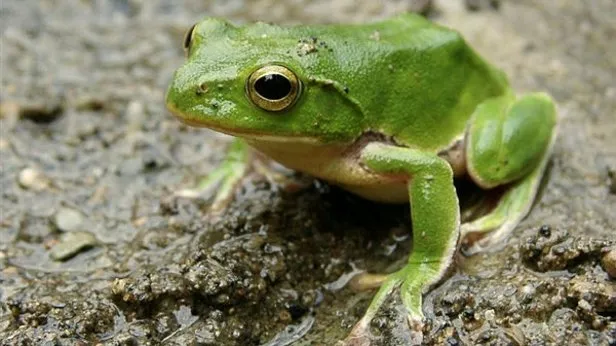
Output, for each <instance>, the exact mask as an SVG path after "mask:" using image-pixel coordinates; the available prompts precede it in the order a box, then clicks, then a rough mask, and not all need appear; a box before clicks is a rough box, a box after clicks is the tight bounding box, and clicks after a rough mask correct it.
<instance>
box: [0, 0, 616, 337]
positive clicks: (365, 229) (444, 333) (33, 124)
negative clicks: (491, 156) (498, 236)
mask: <svg viewBox="0 0 616 346" xmlns="http://www.w3.org/2000/svg"><path fill="white" fill-rule="evenodd" d="M475 2H477V1H475ZM477 3H482V2H481V1H479V2H477ZM483 3H484V5H483V6H480V8H479V10H478V11H469V10H468V9H467V8H466V7H465V6H464V5H463V4H462V1H454V0H447V1H445V0H441V1H437V2H435V4H434V6H433V7H432V9H431V10H430V12H429V15H430V17H431V18H433V19H434V20H436V21H439V22H444V23H446V24H449V25H450V26H453V27H455V28H457V29H459V30H460V31H462V32H463V33H464V34H465V36H466V37H467V38H468V40H469V41H470V42H471V43H472V44H473V45H474V46H475V47H476V48H477V49H478V50H479V51H480V52H481V53H482V54H483V55H485V56H486V57H487V58H488V59H489V60H491V61H493V62H494V63H495V64H497V65H498V66H500V67H502V68H503V69H504V70H505V71H506V72H507V73H508V74H509V75H510V76H511V80H512V83H513V84H514V86H515V87H516V88H517V89H518V90H520V91H521V92H523V91H531V90H545V91H548V92H550V93H551V94H552V95H553V96H554V98H555V99H556V100H557V102H558V105H559V110H560V115H561V124H560V136H559V138H558V141H557V143H556V147H555V151H554V155H553V159H552V161H551V165H550V169H549V172H548V176H547V179H546V183H545V186H544V188H543V190H542V194H541V196H540V199H539V201H538V202H537V203H536V205H535V207H534V209H533V211H532V213H531V214H530V216H529V217H528V218H527V219H526V220H525V221H524V222H523V223H522V224H521V225H520V226H519V227H518V228H517V229H516V232H515V235H514V236H513V237H512V238H511V239H509V240H508V241H507V242H506V244H503V248H502V249H499V250H498V251H495V252H490V253H486V254H481V255H477V256H473V257H469V258H465V257H462V256H460V258H459V260H458V265H457V266H456V270H455V272H454V273H452V276H451V277H450V278H449V279H448V280H447V281H445V282H444V283H443V284H442V285H441V286H439V288H437V289H436V290H434V291H433V292H431V293H429V294H428V295H427V296H426V299H425V306H424V310H425V311H426V313H427V317H428V319H429V323H428V325H427V327H426V338H425V344H427V345H616V282H615V281H614V279H613V278H612V279H610V277H609V275H608V273H607V271H611V273H612V275H616V274H614V271H616V269H615V267H616V263H615V262H616V259H614V257H615V256H616V254H615V253H614V251H616V250H614V249H615V245H614V244H615V242H616V230H615V229H616V87H615V85H616V84H615V81H616V59H614V56H616V45H615V44H614V39H615V37H616V21H615V20H614V13H615V12H616V4H615V3H614V1H613V0H593V1H578V0H568V1H565V0H561V1H536V0H535V1H531V0H516V1H502V2H501V6H497V7H498V8H494V7H493V6H489V4H488V5H485V3H489V1H484V2H483ZM408 4H409V2H408V1H391V2H387V3H386V5H381V3H380V2H375V1H367V0H366V1H356V2H352V1H335V2H328V1H318V0H303V1H288V2H283V1H278V2H276V1H271V0H262V1H196V0H185V1H164V0H156V1H137V0H134V1H131V0H114V1H102V0H101V1H94V0H93V1H78V0H62V1H60V0H58V1H44V0H42V1H39V0H4V1H1V2H0V32H1V39H2V42H1V49H0V59H1V64H2V65H1V70H0V74H1V75H0V79H1V82H2V84H1V85H2V89H1V90H0V102H1V108H0V109H1V113H0V114H1V116H0V134H1V137H0V155H1V162H2V163H1V165H2V169H1V172H0V188H1V200H0V201H1V202H0V203H1V209H0V211H1V213H0V240H1V242H0V284H1V286H0V344H1V345H88V344H103V345H142V344H151V345H156V344H166V345H263V344H265V345H270V346H273V345H287V344H290V342H292V341H294V340H298V339H299V340H300V341H297V342H296V343H295V344H294V345H323V344H324V345H330V344H334V342H335V341H336V340H338V339H340V338H343V337H344V335H345V334H346V333H347V332H348V331H349V330H350V328H351V327H352V325H353V324H354V322H356V321H357V319H358V318H359V317H360V316H361V314H362V312H363V310H364V309H365V308H366V306H367V304H368V302H369V300H370V297H371V295H372V294H373V292H363V293H356V292H353V291H352V290H351V289H349V288H348V286H345V283H346V281H347V280H348V277H349V276H350V274H352V273H354V272H357V271H363V270H369V271H382V270H387V269H388V268H391V267H392V266H395V265H396V264H399V263H400V261H403V260H404V257H405V255H406V254H407V252H408V250H409V248H410V247H411V238H410V237H409V236H408V235H409V234H410V222H409V220H408V211H407V206H385V205H378V204H374V203H370V202H366V201H363V200H361V199H359V198H356V197H353V196H351V195H349V194H348V193H346V192H344V191H340V190H338V189H336V188H333V187H330V186H327V185H326V184H323V183H321V182H317V181H312V180H311V179H309V178H307V177H303V178H302V179H303V181H308V183H307V188H306V189H304V190H300V191H288V190H284V189H281V188H280V187H279V186H277V185H276V184H271V183H270V182H268V181H267V180H266V179H264V177H263V176H261V175H259V174H251V175H249V176H247V177H246V179H245V180H244V181H243V183H242V186H241V188H240V189H239V191H238V192H237V193H236V195H235V196H234V200H233V202H232V203H231V205H230V206H229V207H228V208H227V209H226V210H224V211H223V212H222V214H219V215H218V216H215V215H213V214H212V213H210V212H208V201H207V200H199V199H198V200H188V199H182V198H175V197H174V191H178V190H180V189H183V188H187V187H191V186H193V185H194V184H195V182H196V181H197V179H198V178H199V177H200V176H203V175H206V174H207V173H208V172H210V171H211V170H212V169H213V167H215V166H216V164H217V163H219V162H220V160H221V159H222V158H223V155H224V150H225V147H226V145H227V144H228V143H229V141H228V138H226V137H223V136H221V135H217V134H214V133H212V132H209V131H206V130H197V129H191V128H187V127H185V126H183V125H180V124H179V123H178V122H177V121H176V120H174V119H173V118H171V116H170V115H169V114H168V112H167V111H166V110H165V108H164V104H163V95H164V90H165V87H166V85H167V83H168V81H169V79H170V77H171V74H172V71H173V70H174V69H175V68H176V67H177V66H179V65H180V64H181V62H182V59H183V52H182V36H183V34H184V31H185V30H186V29H187V28H188V27H189V26H190V25H191V24H193V23H194V22H195V21H196V20H197V19H198V18H199V17H201V16H203V15H220V16H225V17H228V18H231V19H233V20H235V21H238V22H244V21H250V20H257V19H261V20H266V21H273V22H278V23H297V22H335V21H366V20H372V19H375V18H380V17H386V16H388V15H390V14H393V13H395V12H399V11H403V10H405V9H408V6H409V5H408ZM306 179H307V180H306ZM610 249H612V251H613V252H612V253H611V254H608V251H609V250H610ZM400 311H401V309H400V304H399V302H397V301H392V302H390V304H389V306H388V309H386V310H385V311H384V313H382V314H381V315H379V317H378V318H377V319H375V321H374V322H373V327H374V328H373V332H374V334H375V335H376V336H377V337H378V339H377V341H376V342H375V344H380V345H404V344H405V340H407V338H408V333H407V331H406V329H405V327H404V326H405V324H404V319H403V315H401V313H400Z"/></svg>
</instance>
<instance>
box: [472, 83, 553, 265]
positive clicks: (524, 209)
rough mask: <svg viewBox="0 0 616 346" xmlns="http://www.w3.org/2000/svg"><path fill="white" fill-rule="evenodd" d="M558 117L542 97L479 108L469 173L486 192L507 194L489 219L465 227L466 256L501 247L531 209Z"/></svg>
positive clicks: (501, 101) (506, 100)
mask: <svg viewBox="0 0 616 346" xmlns="http://www.w3.org/2000/svg"><path fill="white" fill-rule="evenodd" d="M556 117H557V116H556V110H555V106H554V103H553V102H552V100H551V98H550V97H549V96H547V95H546V94H543V93H536V94H529V95H526V96H523V97H521V98H519V99H517V100H513V98H512V97H509V96H508V97H503V98H498V99H492V100H488V101H486V102H484V103H483V104H481V105H479V106H478V107H477V110H476V111H475V113H474V114H473V118H472V120H471V124H470V126H469V131H468V134H467V147H466V155H467V165H468V170H469V174H470V176H471V178H472V179H473V180H474V181H475V182H476V183H477V184H478V185H480V186H482V187H483V188H492V187H495V186H499V185H506V186H503V187H504V188H505V189H506V190H505V191H506V192H504V194H503V195H502V197H501V198H500V200H499V201H498V203H497V204H496V206H495V207H494V208H493V209H492V210H491V211H490V212H489V213H488V214H487V215H484V216H482V217H480V218H479V219H476V220H474V221H472V222H469V223H465V224H462V226H461V232H462V237H463V238H465V242H464V244H463V245H464V248H465V249H464V252H465V254H467V255H470V254H474V253H477V252H479V251H482V250H484V249H486V248H489V247H493V246H494V245H496V244H502V243H503V242H504V240H505V239H506V238H507V237H508V236H509V234H510V233H511V232H512V231H513V229H514V228H515V227H516V226H517V225H518V224H519V223H520V221H522V219H523V218H524V217H526V215H527V214H528V212H529V211H530V209H531V207H532V205H533V201H534V199H535V196H536V194H537V191H538V189H539V186H540V183H541V178H542V177H543V173H544V171H545V168H546V166H547V163H548V161H549V155H550V152H551V149H552V146H553V144H554V141H555V138H556Z"/></svg>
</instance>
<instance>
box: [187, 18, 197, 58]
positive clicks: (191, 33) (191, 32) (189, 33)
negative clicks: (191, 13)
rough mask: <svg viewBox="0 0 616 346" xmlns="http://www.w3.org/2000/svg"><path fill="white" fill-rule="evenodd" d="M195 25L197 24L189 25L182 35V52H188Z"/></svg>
mask: <svg viewBox="0 0 616 346" xmlns="http://www.w3.org/2000/svg"><path fill="white" fill-rule="evenodd" d="M195 26H197V24H193V26H191V27H190V29H188V31H186V34H185V35H184V52H185V53H186V55H188V53H190V46H191V44H192V39H193V33H194V31H195Z"/></svg>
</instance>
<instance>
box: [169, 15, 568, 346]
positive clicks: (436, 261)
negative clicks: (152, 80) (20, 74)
mask: <svg viewBox="0 0 616 346" xmlns="http://www.w3.org/2000/svg"><path fill="white" fill-rule="evenodd" d="M187 49H188V59H187V62H186V63H185V64H184V65H183V66H182V67H180V68H179V69H178V70H177V71H176V73H175V76H174V78H173V81H172V83H171V85H170V87H169V90H168V93H167V106H168V108H169V109H170V110H171V111H172V112H173V114H174V115H175V116H176V117H178V118H179V119H180V120H182V121H183V122H185V123H187V124H190V125H193V126H199V127H208V128H211V129H214V130H216V131H220V132H223V133H227V134H230V135H232V136H235V137H239V138H241V139H243V141H242V142H237V143H234V145H233V147H234V149H233V152H234V153H233V155H234V156H232V158H231V159H229V160H228V161H227V162H226V163H224V164H223V165H222V166H221V168H220V169H219V170H218V171H217V172H215V173H214V175H215V176H226V175H225V173H224V172H226V173H228V175H229V176H231V177H232V178H230V179H228V180H226V181H224V182H223V183H222V186H223V187H224V188H223V191H222V192H221V195H222V196H223V197H224V198H228V196H229V191H230V190H231V186H232V185H233V184H231V183H230V181H236V180H237V179H239V176H240V175H241V174H238V172H243V169H241V167H243V166H241V164H242V162H245V161H246V160H244V159H245V158H246V157H247V156H246V155H244V154H243V153H244V152H245V150H246V145H245V144H243V143H248V144H249V145H250V146H252V147H254V148H256V149H257V150H259V151H261V152H262V153H264V154H266V155H267V156H269V157H271V158H273V159H274V160H276V161H278V162H280V163H281V164H283V165H285V166H287V167H289V168H292V169H295V170H298V171H302V172H306V173H309V174H311V175H313V176H316V177H319V178H321V179H324V180H326V181H329V182H331V183H332V184H337V185H340V186H342V187H343V188H345V189H347V190H349V191H351V192H353V193H356V194H358V195H360V196H363V197H365V198H368V199H372V200H376V201H382V202H392V203H401V202H408V201H410V204H411V219H412V224H413V233H414V246H413V252H412V253H411V255H410V256H409V259H408V264H407V265H406V266H405V267H404V268H402V269H401V270H399V271H398V272H396V273H392V274H389V275H388V276H387V278H386V279H385V280H384V281H383V283H382V285H381V288H380V290H379V292H378V293H377V295H376V297H375V298H374V300H373V302H372V304H371V305H370V307H369V309H368V311H367V312H366V315H365V316H364V317H363V318H362V319H361V320H360V322H359V323H358V325H357V326H356V328H355V329H354V330H353V332H352V333H351V336H350V338H351V339H352V338H357V337H361V336H363V335H365V334H367V333H368V332H367V328H368V323H369V321H370V320H371V319H372V317H373V316H374V314H375V313H376V312H377V310H378V308H379V307H380V306H381V304H382V303H383V301H384V300H385V298H386V297H387V296H389V295H390V294H391V293H392V292H394V291H396V290H399V291H400V294H401V298H402V302H403V303H404V305H405V307H406V308H407V310H408V313H409V321H410V322H411V325H412V326H413V328H415V329H418V328H420V326H421V321H422V319H423V313H422V294H423V293H425V292H426V291H427V290H429V289H430V288H431V287H432V286H433V285H435V284H436V283H438V282H439V280H441V279H442V277H443V276H444V275H445V273H446V270H447V269H448V267H449V266H450V264H451V263H452V258H453V256H454V253H455V251H456V249H457V246H458V243H459V239H461V236H462V237H464V236H466V235H469V234H471V233H473V235H474V236H477V235H481V237H476V238H481V240H480V241H478V242H476V243H475V244H474V245H473V246H474V251H478V250H481V249H483V248H485V247H487V246H489V245H492V244H495V243H498V242H500V241H502V240H503V238H505V237H506V236H507V235H508V234H509V233H510V231H511V230H512V229H513V228H514V227H515V226H516V225H517V224H518V223H519V222H520V221H521V219H522V218H524V217H525V216H526V214H527V213H528V211H529V210H530V207H531V205H532V203H533V200H534V198H535V195H536V192H537V188H538V185H539V182H540V180H541V177H542V175H543V172H544V169H545V166H546V163H547V161H548V157H549V153H550V150H551V147H552V144H553V142H554V139H555V137H556V123H557V115H556V109H555V105H554V103H553V101H552V100H551V98H550V97H549V96H548V95H546V94H544V93H535V94H528V95H524V96H522V97H517V98H516V96H515V95H514V93H513V92H512V90H511V88H510V86H509V84H508V82H507V80H506V77H505V76H504V74H503V73H502V72H501V71H500V70H498V69H496V68H494V67H493V66H491V65H489V64H488V63H486V62H485V61H484V60H482V59H481V58H480V57H479V56H478V55H477V54H476V53H475V52H474V51H473V50H472V49H471V48H470V47H469V46H468V45H467V44H466V42H465V41H464V40H463V38H462V37H461V36H460V35H459V34H458V33H457V32H455V31H453V30H451V29H448V28H444V27H442V26H439V25H436V24H434V23H432V22H430V21H428V20H426V19H424V18H423V17H420V16H417V15H413V14H404V15H399V16H397V17H394V18H391V19H389V20H386V21H382V22H378V23H372V24H364V25H320V26H295V27H279V26H275V25H269V24H264V23H256V24H252V25H246V26H234V25H232V24H230V23H228V22H226V21H223V20H219V19H210V18H208V19H205V20H203V21H201V22H200V23H198V24H197V25H196V27H194V30H193V31H192V32H191V34H190V36H189V37H188V38H187ZM270 65H281V66H285V67H287V68H288V69H289V70H291V71H292V72H293V73H294V74H295V75H296V76H297V78H298V79H299V80H301V85H302V88H301V91H300V93H299V96H298V97H297V100H296V101H295V102H294V103H293V104H292V105H291V106H290V107H288V108H287V109H285V110H282V111H268V110H266V109H263V108H261V107H260V106H259V105H257V104H256V103H255V102H253V101H252V100H251V98H250V97H249V96H248V92H247V88H248V87H247V81H248V80H249V76H250V75H251V74H252V73H253V72H254V71H255V70H257V69H259V68H261V67H264V66H266V67H267V66H270ZM238 158H240V159H238ZM220 172H223V173H220ZM454 176H455V177H470V179H472V180H473V181H474V182H475V183H476V184H477V185H479V186H480V187H482V188H485V189H490V188H493V187H496V186H501V185H507V190H506V191H507V192H506V193H505V194H504V195H503V196H502V198H501V199H500V201H499V203H498V204H497V205H496V207H495V208H494V209H493V210H492V211H491V212H489V213H488V214H487V215H485V216H483V217H481V218H479V219H477V220H474V221H473V222H470V223H465V224H462V225H460V210H459V205H458V198H457V195H456V191H455V187H454V184H453V181H454ZM210 180H211V179H210ZM211 184H212V182H211V181H208V182H206V183H204V185H211ZM224 198H222V199H224ZM219 199H221V198H220V197H219Z"/></svg>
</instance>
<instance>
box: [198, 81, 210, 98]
mask: <svg viewBox="0 0 616 346" xmlns="http://www.w3.org/2000/svg"><path fill="white" fill-rule="evenodd" d="M207 91H208V86H207V84H205V83H201V84H199V86H198V87H197V91H196V93H197V96H199V95H203V94H205V93H207Z"/></svg>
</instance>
